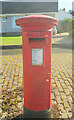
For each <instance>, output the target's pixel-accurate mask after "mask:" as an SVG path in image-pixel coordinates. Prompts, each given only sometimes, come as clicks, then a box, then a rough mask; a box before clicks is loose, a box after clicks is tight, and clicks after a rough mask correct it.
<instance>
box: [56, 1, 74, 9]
mask: <svg viewBox="0 0 74 120" xmlns="http://www.w3.org/2000/svg"><path fill="white" fill-rule="evenodd" d="M58 1H59V2H58V9H63V8H66V11H69V10H72V2H73V1H74V0H58Z"/></svg>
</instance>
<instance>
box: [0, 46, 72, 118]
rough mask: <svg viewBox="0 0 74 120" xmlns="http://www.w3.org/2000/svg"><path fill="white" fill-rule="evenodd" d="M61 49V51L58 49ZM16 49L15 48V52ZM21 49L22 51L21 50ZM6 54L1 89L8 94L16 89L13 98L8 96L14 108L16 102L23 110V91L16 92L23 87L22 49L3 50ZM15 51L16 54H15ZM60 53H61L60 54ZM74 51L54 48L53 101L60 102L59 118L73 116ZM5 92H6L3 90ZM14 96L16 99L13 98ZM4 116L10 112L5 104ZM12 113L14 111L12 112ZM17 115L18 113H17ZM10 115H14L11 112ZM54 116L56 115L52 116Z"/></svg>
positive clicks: (3, 62) (0, 82)
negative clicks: (73, 74)
mask: <svg viewBox="0 0 74 120" xmlns="http://www.w3.org/2000/svg"><path fill="white" fill-rule="evenodd" d="M58 50H59V51H58ZM15 51H16V50H14V52H15ZM19 51H20V52H19ZM3 52H4V55H3V56H2V66H1V68H0V70H1V72H0V76H1V80H0V87H1V90H2V91H4V90H5V92H6V93H5V94H6V96H8V95H7V93H8V92H9V94H10V91H14V93H13V94H12V92H11V96H12V97H11V98H9V97H8V99H9V102H10V103H11V104H13V109H14V105H15V103H16V104H17V107H16V111H15V112H17V108H18V107H19V109H20V111H21V112H22V105H23V103H22V97H23V91H21V89H19V90H20V91H21V92H19V95H18V94H15V90H17V93H18V88H19V87H21V88H22V89H23V62H22V51H21V50H17V52H16V54H15V53H14V52H13V50H12V54H10V52H11V51H10V52H9V54H8V53H7V52H8V50H6V51H3ZM13 53H14V54H13ZM59 53H60V54H59ZM71 70H72V51H71V50H68V52H67V50H65V49H64V50H61V49H60V48H59V49H56V50H54V49H52V87H53V88H54V90H52V93H51V103H52V104H58V106H59V110H60V112H61V115H59V118H71V117H72V97H73V95H72V82H73V79H72V71H71ZM2 93H3V94H4V92H2ZM3 94H2V99H1V96H0V99H1V100H3V101H4V100H6V99H7V97H6V96H4V97H3ZM12 98H14V101H13V99H12ZM2 107H3V108H2V109H1V110H0V112H1V111H2V118H4V117H5V116H6V115H7V114H8V112H6V111H5V110H6V109H7V108H6V106H5V104H4V105H2ZM11 113H12V112H11ZM15 114H16V115H17V113H15ZM10 116H12V115H11V114H10ZM52 118H54V116H52Z"/></svg>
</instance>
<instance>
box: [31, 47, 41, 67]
mask: <svg viewBox="0 0 74 120" xmlns="http://www.w3.org/2000/svg"><path fill="white" fill-rule="evenodd" d="M34 65H35V66H38V65H40V66H42V65H43V48H40V49H37V48H36V49H32V66H34Z"/></svg>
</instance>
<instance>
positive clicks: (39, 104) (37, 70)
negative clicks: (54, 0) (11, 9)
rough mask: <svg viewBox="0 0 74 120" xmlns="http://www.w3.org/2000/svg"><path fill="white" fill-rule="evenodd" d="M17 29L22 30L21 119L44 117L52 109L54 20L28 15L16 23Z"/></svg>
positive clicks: (55, 22)
mask: <svg viewBox="0 0 74 120" xmlns="http://www.w3.org/2000/svg"><path fill="white" fill-rule="evenodd" d="M16 25H18V26H20V27H21V28H22V40H23V84H24V116H25V117H30V118H31V117H32V118H33V117H34V118H35V117H39V116H38V115H39V113H40V116H41V117H43V116H47V115H49V111H50V109H51V52H52V27H53V26H55V25H57V19H55V18H52V17H49V16H45V15H30V16H27V17H23V18H19V19H17V20H16ZM27 113H28V115H27ZM32 113H34V114H32ZM45 114H46V115H45ZM36 115H37V116H36ZM48 117H49V116H48Z"/></svg>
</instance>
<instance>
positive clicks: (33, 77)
mask: <svg viewBox="0 0 74 120" xmlns="http://www.w3.org/2000/svg"><path fill="white" fill-rule="evenodd" d="M28 59H29V64H28V65H29V66H28V71H27V72H28V80H29V82H28V87H29V88H28V91H29V93H28V103H27V105H28V107H29V108H31V109H32V110H36V111H37V110H38V111H39V110H45V109H47V108H49V107H50V97H51V94H50V92H51V91H50V90H51V89H50V87H51V85H50V84H51V44H50V43H45V42H43V43H41V42H40V43H36V44H35V43H30V45H29V51H28Z"/></svg>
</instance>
